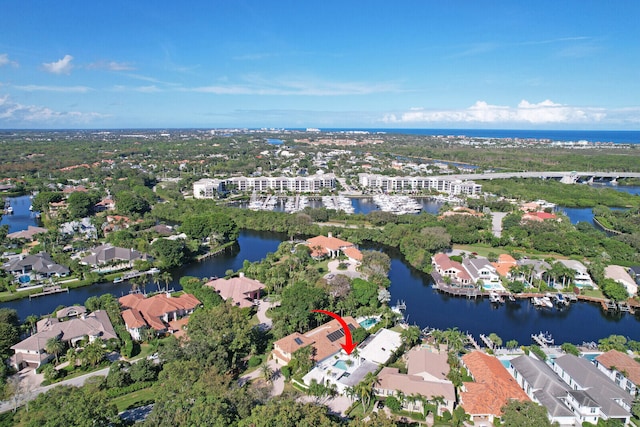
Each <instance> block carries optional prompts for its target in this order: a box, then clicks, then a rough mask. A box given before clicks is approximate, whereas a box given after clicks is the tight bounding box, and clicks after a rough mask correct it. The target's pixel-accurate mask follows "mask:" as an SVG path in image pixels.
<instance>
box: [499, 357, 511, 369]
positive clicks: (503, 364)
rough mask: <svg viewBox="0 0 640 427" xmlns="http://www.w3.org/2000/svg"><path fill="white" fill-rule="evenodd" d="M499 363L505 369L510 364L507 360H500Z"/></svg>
mask: <svg viewBox="0 0 640 427" xmlns="http://www.w3.org/2000/svg"><path fill="white" fill-rule="evenodd" d="M500 363H502V366H504V367H505V368H507V369H509V368H510V367H511V362H510V361H509V360H504V359H500Z"/></svg>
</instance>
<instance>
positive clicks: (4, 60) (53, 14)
mask: <svg viewBox="0 0 640 427" xmlns="http://www.w3.org/2000/svg"><path fill="white" fill-rule="evenodd" d="M0 16H2V30H0V128H5V129H7V128H131V127H137V128H140V127H153V128H157V127H159V128H170V127H205V128H209V127H211V128H213V127H252V128H256V127H289V128H293V127H302V128H305V127H318V128H328V127H348V128H358V127H360V128H362V127H370V128H373V127H375V128H492V129H500V128H506V129H509V128H514V129H640V26H639V25H638V24H637V19H638V16H640V2H639V1H636V0H617V1H615V2H604V1H601V0H554V1H546V0H536V1H529V0H527V1H519V0H512V1H507V0H504V1H490V0H489V1H477V0H468V1H428V0H419V1H418V0H415V1H409V0H407V1H397V2H392V1H388V0H387V1H378V0H369V1H366V2H365V1H344V0H342V1H333V0H328V1H327V0H324V1H315V2H314V1H300V0H298V1H277V0H273V1H265V0H255V1H254V0H247V1H242V0H233V1H230V0H225V1H223V0H209V1H189V2H179V1H171V2H169V1H163V0H158V1H142V0H141V1H131V0H129V1H86V0H84V1H76V0H69V1H65V2H49V1H35V0H5V1H3V2H2V5H0Z"/></svg>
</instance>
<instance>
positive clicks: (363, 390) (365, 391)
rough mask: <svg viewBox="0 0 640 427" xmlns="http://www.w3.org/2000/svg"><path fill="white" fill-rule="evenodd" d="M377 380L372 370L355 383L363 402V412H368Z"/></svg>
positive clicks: (357, 392)
mask: <svg viewBox="0 0 640 427" xmlns="http://www.w3.org/2000/svg"><path fill="white" fill-rule="evenodd" d="M372 377H373V378H372ZM375 381H376V377H375V375H374V374H373V373H372V372H369V373H368V374H367V375H366V376H365V377H364V379H363V380H362V381H360V382H359V383H358V384H356V385H355V391H356V394H357V395H358V396H359V397H360V401H361V402H362V412H364V413H366V412H367V407H368V406H369V402H370V401H371V398H372V397H373V384H374V383H375Z"/></svg>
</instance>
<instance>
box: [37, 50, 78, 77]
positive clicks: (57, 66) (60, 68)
mask: <svg viewBox="0 0 640 427" xmlns="http://www.w3.org/2000/svg"><path fill="white" fill-rule="evenodd" d="M72 60H73V56H71V55H65V56H64V58H62V59H60V60H58V61H55V62H45V63H43V64H42V66H43V67H44V69H45V70H46V71H48V72H50V73H53V74H69V73H71V69H72V68H73V64H71V61H72Z"/></svg>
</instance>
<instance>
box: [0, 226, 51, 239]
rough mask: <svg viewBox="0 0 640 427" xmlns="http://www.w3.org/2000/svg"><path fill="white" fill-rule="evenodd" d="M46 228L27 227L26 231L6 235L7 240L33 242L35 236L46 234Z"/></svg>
mask: <svg viewBox="0 0 640 427" xmlns="http://www.w3.org/2000/svg"><path fill="white" fill-rule="evenodd" d="M47 231H49V230H47V229H46V228H43V227H34V226H33V225H29V226H27V229H26V230H21V231H16V232H14V233H9V234H7V238H8V239H26V240H31V241H33V240H34V239H35V236H36V234H42V233H46V232H47Z"/></svg>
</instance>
